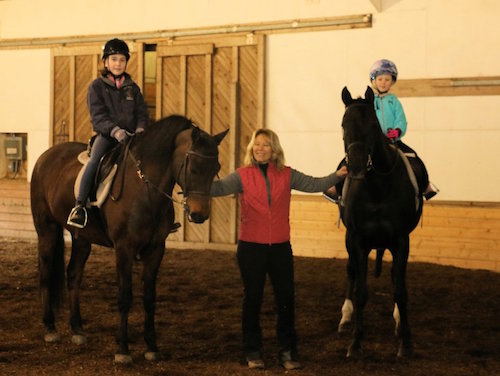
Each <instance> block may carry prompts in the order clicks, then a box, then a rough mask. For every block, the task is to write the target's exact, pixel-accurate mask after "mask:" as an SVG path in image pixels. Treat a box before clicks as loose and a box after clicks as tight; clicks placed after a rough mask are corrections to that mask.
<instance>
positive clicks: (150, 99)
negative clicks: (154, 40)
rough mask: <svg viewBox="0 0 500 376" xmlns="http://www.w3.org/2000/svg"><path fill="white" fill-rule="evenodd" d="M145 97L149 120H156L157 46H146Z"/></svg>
mask: <svg viewBox="0 0 500 376" xmlns="http://www.w3.org/2000/svg"><path fill="white" fill-rule="evenodd" d="M143 95H144V100H145V101H146V104H147V105H148V111H149V119H150V120H151V121H152V122H153V121H155V120H156V44H146V45H145V46H144V88H143Z"/></svg>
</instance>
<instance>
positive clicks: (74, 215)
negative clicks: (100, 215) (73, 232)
mask: <svg viewBox="0 0 500 376" xmlns="http://www.w3.org/2000/svg"><path fill="white" fill-rule="evenodd" d="M66 224H68V225H70V226H73V227H77V228H84V227H85V226H86V225H87V209H86V208H85V206H83V205H77V206H75V207H74V208H73V209H71V212H70V213H69V216H68V220H67V221H66Z"/></svg>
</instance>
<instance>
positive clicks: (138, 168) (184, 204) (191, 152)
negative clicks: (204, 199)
mask: <svg viewBox="0 0 500 376" xmlns="http://www.w3.org/2000/svg"><path fill="white" fill-rule="evenodd" d="M131 141H132V138H131V139H130V141H129V142H128V143H127V145H126V146H125V151H124V154H123V158H122V166H123V167H122V169H121V173H122V181H121V184H120V191H119V194H118V195H117V196H113V195H111V199H112V200H113V201H117V200H119V199H120V197H121V194H122V192H123V186H124V181H125V179H124V175H125V160H126V159H127V157H128V156H129V155H130V158H132V161H133V162H134V164H135V167H136V173H137V176H138V177H139V179H140V180H141V181H142V182H143V183H145V184H147V185H148V186H151V187H153V188H154V189H155V190H156V191H157V192H159V193H160V194H162V195H163V196H165V197H167V198H168V199H169V200H171V201H172V202H174V203H176V204H179V205H182V207H183V208H184V210H186V211H187V212H189V206H188V205H187V199H188V195H189V193H193V194H197V195H201V196H210V192H202V191H195V190H192V191H189V190H188V189H187V181H188V174H187V169H188V162H189V158H190V156H196V157H199V158H205V159H216V158H217V157H218V156H217V155H205V154H201V153H198V152H196V151H194V150H191V149H189V150H188V151H187V152H186V155H185V157H184V161H183V162H182V164H181V167H180V168H179V171H178V173H177V179H176V181H177V182H179V180H180V179H179V178H180V176H181V173H183V174H184V186H185V187H186V189H185V192H184V191H181V192H179V193H180V194H182V195H183V196H184V198H183V199H182V200H178V199H176V198H175V197H173V196H172V195H169V194H168V193H167V192H165V191H164V190H162V189H160V187H159V186H158V185H156V184H154V183H153V182H152V181H151V180H149V179H148V178H147V177H146V175H145V174H144V173H143V171H142V168H141V161H140V160H138V159H136V158H135V156H134V155H133V154H132V153H131V152H130V150H129V149H130V142H131Z"/></svg>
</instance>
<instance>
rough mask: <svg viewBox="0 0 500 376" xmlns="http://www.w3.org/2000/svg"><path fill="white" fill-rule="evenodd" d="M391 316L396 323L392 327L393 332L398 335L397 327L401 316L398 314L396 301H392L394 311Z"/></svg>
mask: <svg viewBox="0 0 500 376" xmlns="http://www.w3.org/2000/svg"><path fill="white" fill-rule="evenodd" d="M392 317H394V322H395V323H396V326H395V328H394V334H395V335H396V336H398V335H399V327H400V325H401V317H400V316H399V309H398V305H397V303H394V311H393V312H392Z"/></svg>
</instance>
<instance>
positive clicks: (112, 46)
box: [102, 38, 130, 61]
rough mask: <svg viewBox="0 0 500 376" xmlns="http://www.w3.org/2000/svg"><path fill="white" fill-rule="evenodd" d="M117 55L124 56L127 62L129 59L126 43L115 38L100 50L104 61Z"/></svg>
mask: <svg viewBox="0 0 500 376" xmlns="http://www.w3.org/2000/svg"><path fill="white" fill-rule="evenodd" d="M117 54H120V55H125V58H126V59H127V61H128V59H130V53H129V49H128V46H127V43H125V42H124V41H122V40H121V39H117V38H114V39H111V40H108V41H107V42H106V44H105V45H104V47H103V48H102V60H103V61H104V60H106V58H107V57H108V56H110V55H117Z"/></svg>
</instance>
